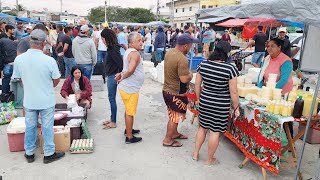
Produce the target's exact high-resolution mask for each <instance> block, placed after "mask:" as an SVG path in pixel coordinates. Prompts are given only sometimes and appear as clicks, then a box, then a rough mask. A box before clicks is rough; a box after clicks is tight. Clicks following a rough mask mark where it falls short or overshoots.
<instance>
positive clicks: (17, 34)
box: [13, 28, 24, 40]
mask: <svg viewBox="0 0 320 180" xmlns="http://www.w3.org/2000/svg"><path fill="white" fill-rule="evenodd" d="M23 34H24V30H23V29H21V30H20V29H18V28H17V29H15V30H14V33H13V36H14V37H15V38H16V39H17V40H20V39H21V38H22V35H23Z"/></svg>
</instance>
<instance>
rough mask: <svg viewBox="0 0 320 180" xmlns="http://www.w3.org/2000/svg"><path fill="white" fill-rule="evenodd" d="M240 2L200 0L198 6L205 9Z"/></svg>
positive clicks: (234, 0) (237, 0)
mask: <svg viewBox="0 0 320 180" xmlns="http://www.w3.org/2000/svg"><path fill="white" fill-rule="evenodd" d="M240 3H241V1H240V0H200V8H201V9H207V8H215V7H220V6H228V5H236V4H240Z"/></svg>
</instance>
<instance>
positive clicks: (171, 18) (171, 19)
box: [170, 0, 174, 26]
mask: <svg viewBox="0 0 320 180" xmlns="http://www.w3.org/2000/svg"><path fill="white" fill-rule="evenodd" d="M170 21H171V26H174V0H171V16H170Z"/></svg>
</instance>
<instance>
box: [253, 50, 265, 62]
mask: <svg viewBox="0 0 320 180" xmlns="http://www.w3.org/2000/svg"><path fill="white" fill-rule="evenodd" d="M264 55H265V52H254V53H253V55H252V59H251V64H258V65H260V64H261V62H262V60H263V58H264Z"/></svg>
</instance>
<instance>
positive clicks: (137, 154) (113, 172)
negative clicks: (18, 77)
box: [0, 62, 320, 180]
mask: <svg viewBox="0 0 320 180" xmlns="http://www.w3.org/2000/svg"><path fill="white" fill-rule="evenodd" d="M144 66H145V71H146V80H145V83H144V85H143V88H142V90H141V94H140V101H139V106H138V113H137V116H136V121H135V128H137V129H140V130H141V134H140V135H141V137H143V141H142V143H138V144H132V145H127V144H125V143H124V140H125V137H124V135H123V131H124V120H123V113H124V107H123V104H122V101H121V99H120V96H119V95H118V96H117V100H118V105H119V106H118V113H119V114H118V128H117V129H110V130H103V129H102V125H101V124H102V121H104V120H106V119H108V117H109V116H110V111H109V103H108V99H107V91H106V90H105V91H103V92H96V93H93V106H92V108H91V110H90V111H89V114H88V120H87V122H88V126H89V130H90V131H91V134H92V136H93V138H94V140H95V149H94V153H93V154H83V155H82V154H81V155H73V154H70V153H66V156H65V158H63V159H62V160H59V161H57V162H54V163H51V164H48V165H45V164H43V155H42V154H40V150H39V149H38V151H37V153H36V161H35V162H34V163H32V164H28V163H27V162H26V161H25V159H24V157H23V153H24V152H18V153H11V152H9V149H8V142H7V135H6V127H7V126H6V125H4V126H0V142H2V143H1V145H0V175H2V176H3V180H9V179H10V180H46V179H54V180H60V179H66V180H69V179H70V180H78V179H88V180H96V179H97V180H100V179H130V180H134V179H138V180H141V179H159V180H162V179H168V180H171V179H172V180H180V179H186V180H189V179H190V180H191V179H193V180H204V179H208V180H213V179H224V180H236V179H237V180H256V179H257V180H259V179H262V174H261V169H260V168H259V166H258V165H256V164H254V163H251V162H250V163H248V164H247V166H245V167H244V168H243V169H239V168H238V165H239V164H240V163H241V162H242V160H243V159H244V155H243V154H241V153H240V151H239V150H238V149H237V148H236V146H235V145H233V144H232V143H231V142H230V141H229V140H228V139H226V138H225V137H221V143H220V146H219V148H218V150H217V153H216V157H217V158H218V159H219V160H220V164H218V165H216V166H213V167H210V168H209V167H206V166H204V161H205V158H206V155H207V144H206V143H205V144H204V146H203V149H202V151H201V155H200V160H199V162H194V161H193V160H192V158H191V154H192V151H193V148H194V142H195V134H196V130H197V125H196V124H194V125H191V124H190V117H191V114H188V119H187V120H186V121H185V122H184V123H181V125H180V127H179V129H180V131H181V133H183V134H186V135H188V136H189V139H188V140H183V141H181V142H182V143H183V144H184V146H183V147H181V148H165V147H162V138H163V137H164V134H165V131H166V122H167V114H166V110H165V104H164V102H163V99H162V93H161V89H162V86H161V84H159V83H157V82H154V81H153V80H151V78H150V74H149V69H150V68H151V67H152V64H151V63H148V62H145V63H144ZM62 83H63V82H60V84H59V87H58V88H56V92H57V95H56V96H57V102H63V99H62V98H61V97H60V95H59V90H60V87H61V86H62ZM105 89H106V88H105ZM35 98H36V95H35ZM296 128H297V127H296ZM300 146H301V141H299V143H297V147H296V148H297V150H298V151H299V150H300ZM319 147H320V146H319V145H309V144H307V146H306V150H305V158H304V160H303V164H302V172H303V175H304V177H305V179H309V178H311V177H312V176H313V175H314V170H315V165H316V163H317V160H318V159H317V156H318V151H319ZM294 172H295V169H283V168H282V169H281V172H280V175H279V176H276V175H273V174H272V173H270V172H268V177H269V179H283V180H285V179H288V180H291V179H293V175H294Z"/></svg>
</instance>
